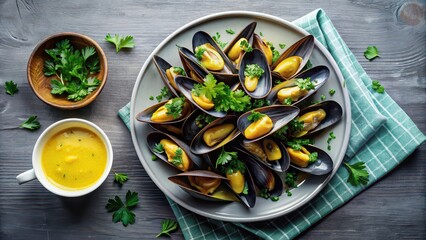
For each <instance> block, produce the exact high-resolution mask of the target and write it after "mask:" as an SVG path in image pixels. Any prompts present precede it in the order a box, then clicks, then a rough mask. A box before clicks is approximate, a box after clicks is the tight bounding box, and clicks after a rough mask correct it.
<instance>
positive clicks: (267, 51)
mask: <svg viewBox="0 0 426 240" xmlns="http://www.w3.org/2000/svg"><path fill="white" fill-rule="evenodd" d="M253 47H254V48H256V49H259V50H260V51H262V53H263V54H264V55H265V58H266V61H267V62H268V65H269V66H271V65H272V56H273V54H272V50H271V47H270V46H269V44H268V42H267V41H266V40H265V39H263V38H262V37H260V36H259V35H257V34H256V33H255V34H253Z"/></svg>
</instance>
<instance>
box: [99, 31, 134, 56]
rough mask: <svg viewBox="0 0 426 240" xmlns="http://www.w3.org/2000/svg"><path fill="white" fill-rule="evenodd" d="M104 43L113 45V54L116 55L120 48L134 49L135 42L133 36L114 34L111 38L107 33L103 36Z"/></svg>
mask: <svg viewBox="0 0 426 240" xmlns="http://www.w3.org/2000/svg"><path fill="white" fill-rule="evenodd" d="M105 41H107V42H110V43H113V44H114V45H115V52H116V53H118V52H119V51H120V50H121V49H122V48H134V47H135V42H134V41H133V36H124V35H121V36H120V35H118V34H114V37H112V36H111V35H110V34H109V33H108V34H107V35H106V36H105Z"/></svg>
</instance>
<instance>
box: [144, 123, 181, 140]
mask: <svg viewBox="0 0 426 240" xmlns="http://www.w3.org/2000/svg"><path fill="white" fill-rule="evenodd" d="M185 121H186V120H185ZM149 126H151V127H152V128H153V129H155V130H157V131H160V132H163V133H167V134H171V135H174V136H178V137H179V138H180V137H182V136H183V134H182V122H178V123H175V124H154V123H150V124H149Z"/></svg>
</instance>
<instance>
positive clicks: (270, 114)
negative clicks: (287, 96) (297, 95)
mask: <svg viewBox="0 0 426 240" xmlns="http://www.w3.org/2000/svg"><path fill="white" fill-rule="evenodd" d="M298 113H299V109H298V108H297V107H292V106H283V105H272V106H267V107H261V108H256V109H254V110H252V111H250V112H246V113H244V114H243V115H241V116H240V117H239V118H238V121H237V126H238V129H239V130H240V132H241V133H242V134H243V135H244V137H245V139H244V141H245V142H255V141H258V140H260V139H262V138H264V137H267V136H269V135H271V134H272V133H274V132H276V131H278V130H279V129H280V128H282V127H283V126H285V125H286V124H287V123H289V122H290V121H291V120H293V118H295V117H296V116H297V114H298Z"/></svg>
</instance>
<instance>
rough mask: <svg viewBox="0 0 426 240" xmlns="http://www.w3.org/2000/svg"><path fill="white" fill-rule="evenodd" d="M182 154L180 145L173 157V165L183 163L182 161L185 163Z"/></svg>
mask: <svg viewBox="0 0 426 240" xmlns="http://www.w3.org/2000/svg"><path fill="white" fill-rule="evenodd" d="M182 154H183V151H182V148H180V147H178V148H177V149H176V151H175V155H174V156H173V158H172V163H173V165H175V166H180V165H182V163H183V160H182Z"/></svg>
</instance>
